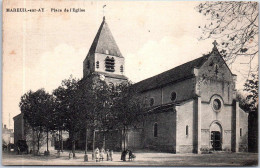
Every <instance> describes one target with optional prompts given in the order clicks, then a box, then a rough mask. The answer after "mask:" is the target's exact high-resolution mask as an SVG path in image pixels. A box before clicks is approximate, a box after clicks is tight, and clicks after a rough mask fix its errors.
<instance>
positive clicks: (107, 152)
mask: <svg viewBox="0 0 260 168" xmlns="http://www.w3.org/2000/svg"><path fill="white" fill-rule="evenodd" d="M106 155H107V161H109V160H110V157H109V149H107V150H106Z"/></svg>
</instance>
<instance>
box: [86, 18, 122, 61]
mask: <svg viewBox="0 0 260 168" xmlns="http://www.w3.org/2000/svg"><path fill="white" fill-rule="evenodd" d="M94 53H100V54H109V55H113V56H118V57H123V56H122V54H121V52H120V50H119V48H118V46H117V44H116V41H115V39H114V37H113V35H112V33H111V31H110V29H109V27H108V24H107V23H106V18H105V16H104V17H103V21H102V23H101V25H100V27H99V29H98V32H97V34H96V37H95V39H94V41H93V43H92V45H91V47H90V50H89V54H88V55H90V54H94Z"/></svg>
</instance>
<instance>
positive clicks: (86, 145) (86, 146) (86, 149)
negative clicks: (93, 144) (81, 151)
mask: <svg viewBox="0 0 260 168" xmlns="http://www.w3.org/2000/svg"><path fill="white" fill-rule="evenodd" d="M87 151H88V128H87V127H86V144H85V154H87Z"/></svg>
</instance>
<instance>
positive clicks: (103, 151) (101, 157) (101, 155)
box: [100, 148, 105, 161]
mask: <svg viewBox="0 0 260 168" xmlns="http://www.w3.org/2000/svg"><path fill="white" fill-rule="evenodd" d="M104 154H105V149H104V148H101V150H100V159H101V160H102V161H103V159H104Z"/></svg>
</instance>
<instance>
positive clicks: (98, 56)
mask: <svg viewBox="0 0 260 168" xmlns="http://www.w3.org/2000/svg"><path fill="white" fill-rule="evenodd" d="M124 63H125V59H124V57H123V56H122V54H121V52H120V50H119V48H118V46H117V44H116V41H115V40H114V37H113V35H112V33H111V31H110V29H109V27H108V24H107V23H106V19H105V17H103V21H102V23H101V25H100V27H99V29H98V32H97V34H96V37H95V39H94V41H93V43H92V45H91V47H90V49H89V52H88V55H87V56H86V58H85V60H84V61H83V78H87V77H89V76H92V75H99V76H100V78H101V79H102V80H105V81H106V82H107V83H108V84H110V83H113V84H119V83H121V82H124V81H126V80H127V77H125V76H124V70H125V64H124Z"/></svg>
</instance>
